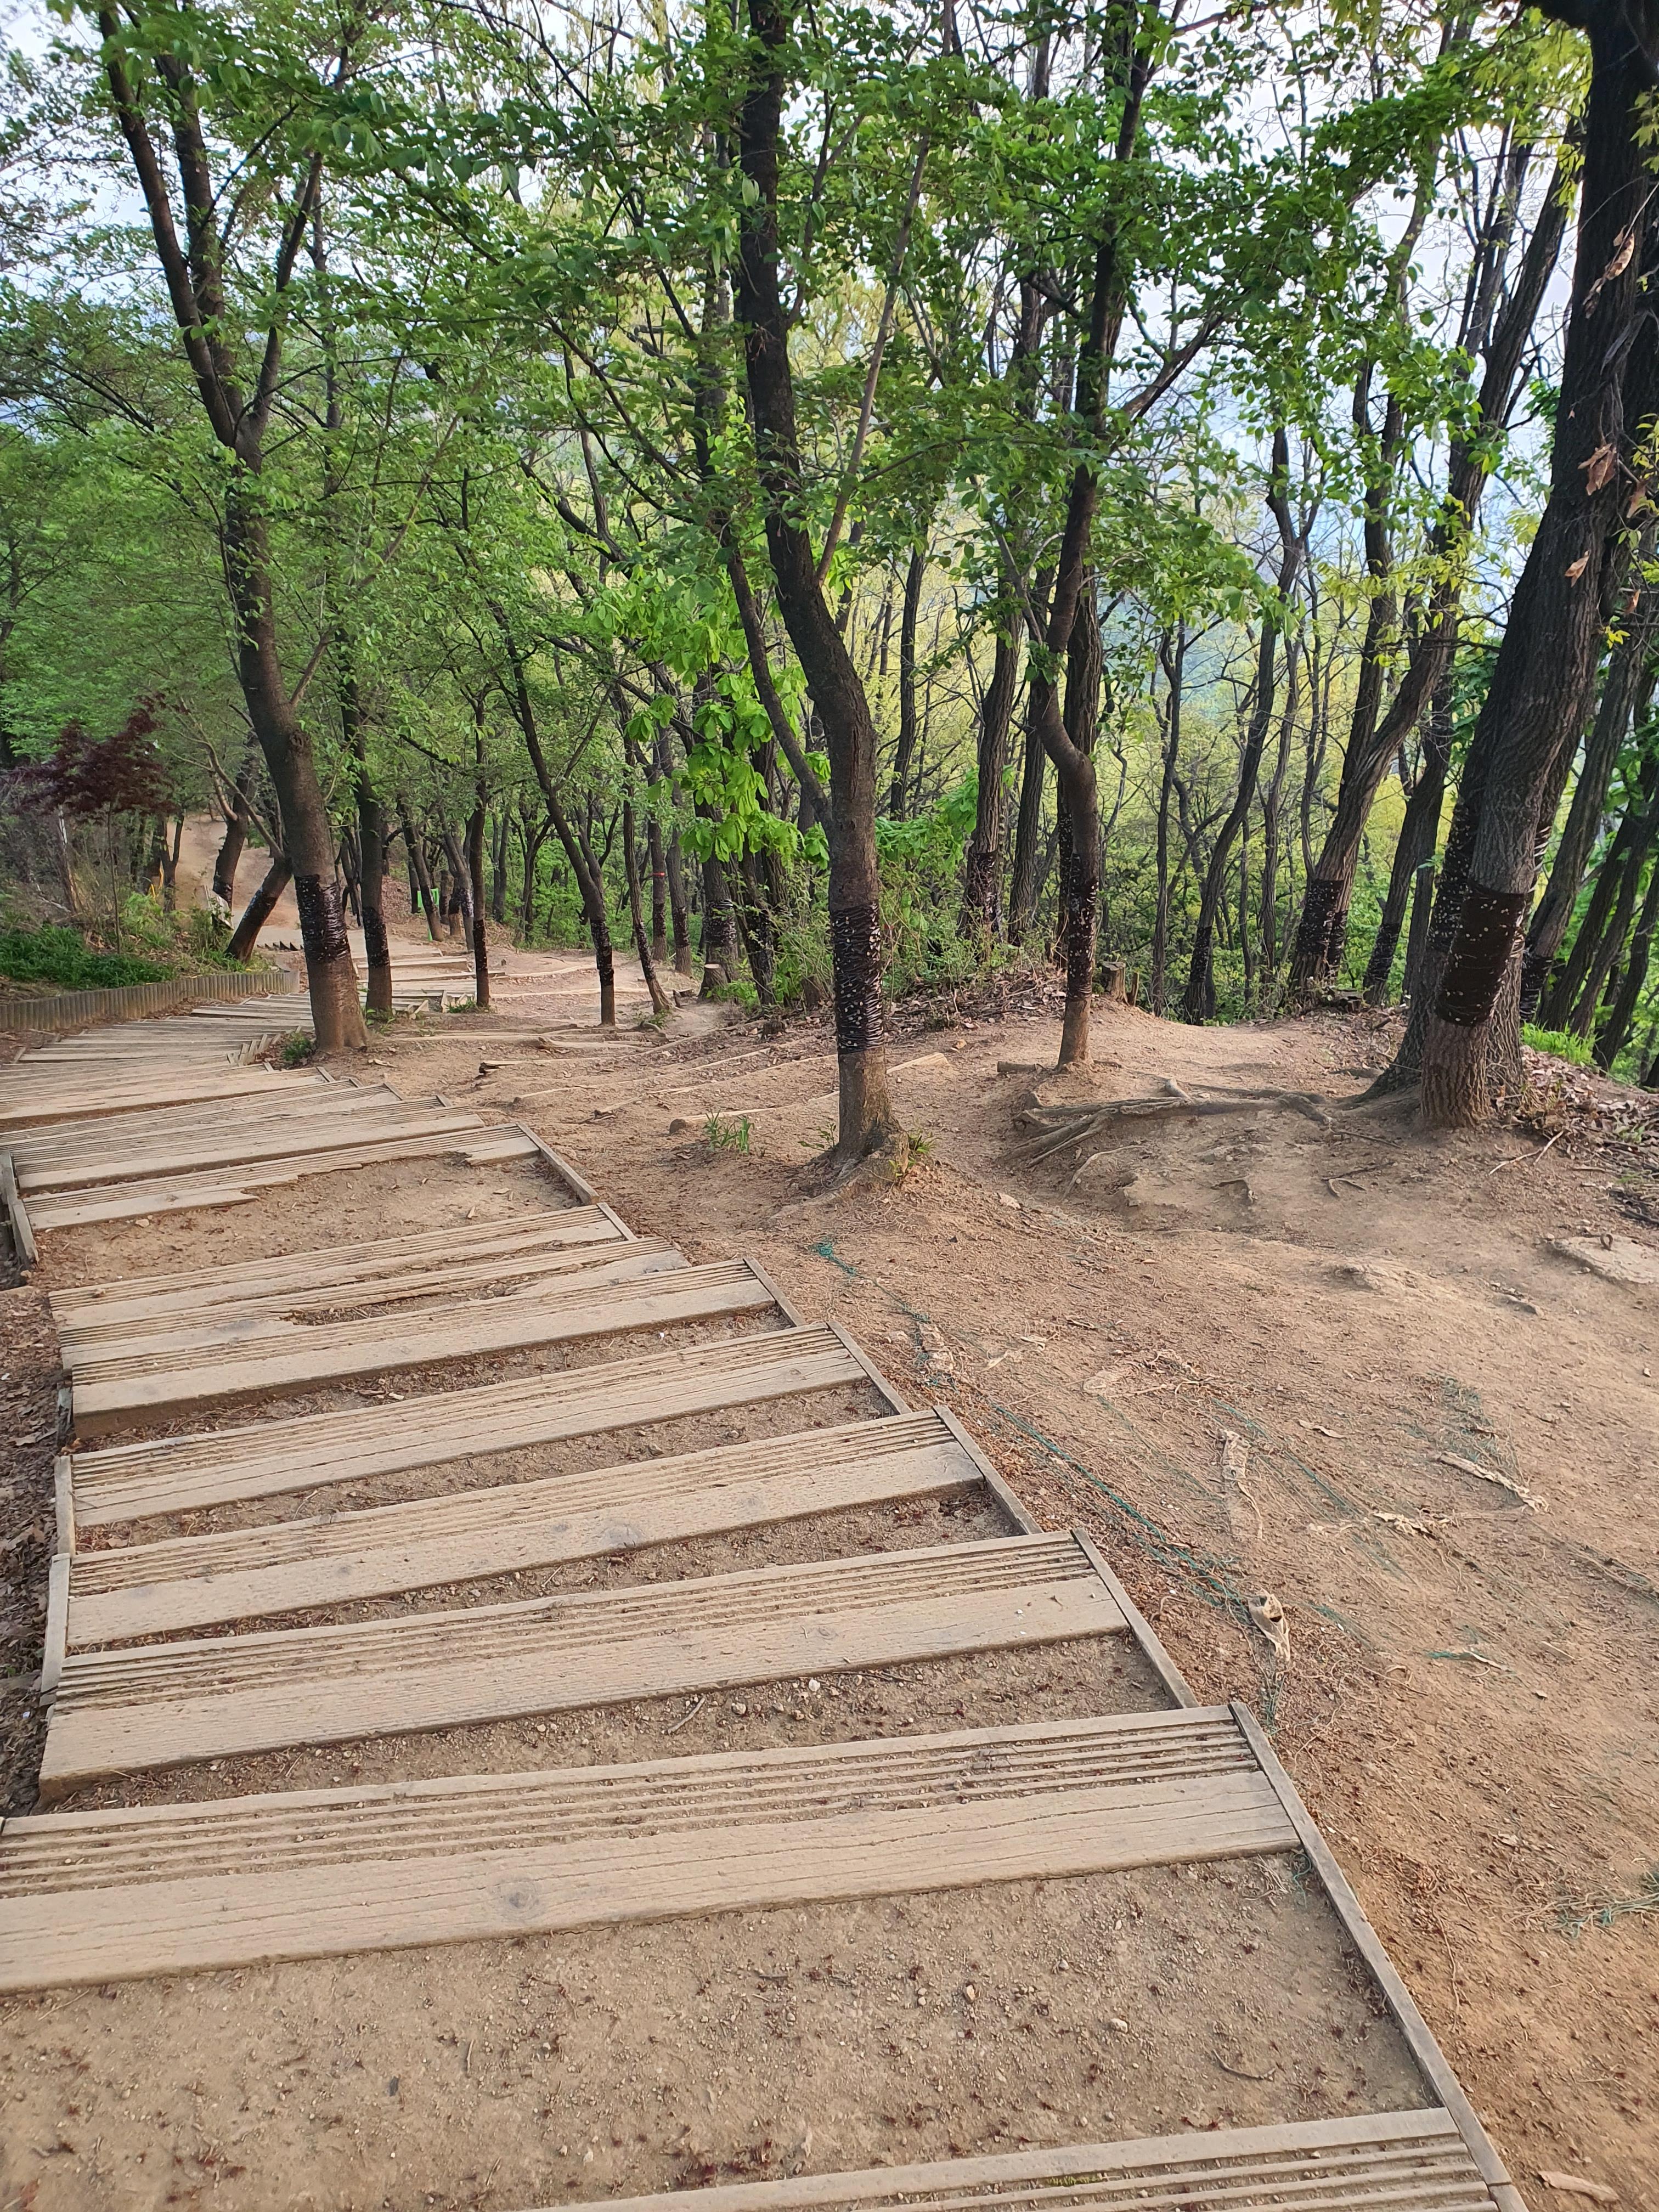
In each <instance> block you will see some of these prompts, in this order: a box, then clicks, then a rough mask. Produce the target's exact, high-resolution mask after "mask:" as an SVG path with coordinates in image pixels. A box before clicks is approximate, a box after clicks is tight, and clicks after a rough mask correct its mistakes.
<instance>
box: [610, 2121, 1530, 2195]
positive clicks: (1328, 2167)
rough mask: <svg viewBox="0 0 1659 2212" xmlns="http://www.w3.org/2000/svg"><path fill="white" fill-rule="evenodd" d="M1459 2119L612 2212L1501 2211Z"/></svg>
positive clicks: (940, 2165) (896, 2175)
mask: <svg viewBox="0 0 1659 2212" xmlns="http://www.w3.org/2000/svg"><path fill="white" fill-rule="evenodd" d="M1495 2203H1496V2200H1495V2199H1494V2197H1492V2195H1491V2193H1490V2192H1489V2191H1488V2190H1487V2189H1486V2185H1485V2184H1484V2183H1483V2182H1482V2180H1481V2178H1480V2172H1479V2171H1478V2169H1477V2168H1476V2167H1475V2166H1474V2163H1473V2162H1472V2160H1470V2158H1469V2154H1468V2148H1467V2147H1466V2146H1465V2144H1464V2143H1463V2142H1462V2138H1461V2137H1460V2136H1459V2135H1458V2132H1457V2129H1456V2126H1455V2124H1454V2122H1453V2120H1452V2118H1451V2117H1450V2115H1449V2113H1447V2112H1443V2111H1441V2110H1439V2109H1438V2108H1437V2107H1433V2106H1431V2107H1430V2108H1429V2109H1428V2110H1427V2111H1425V2112H1362V2113H1354V2114H1352V2115H1345V2116H1344V2117H1343V2118H1340V2119H1323V2120H1293V2121H1290V2122H1288V2123H1279V2124H1274V2125H1270V2126H1267V2127H1256V2128H1213V2129H1206V2130H1204V2131H1203V2132H1202V2133H1198V2132H1194V2133H1191V2134H1185V2135H1176V2136H1141V2137H1139V2138H1136V2139H1134V2140H1132V2141H1127V2142H1094V2143H1066V2144H1061V2145H1059V2146H1056V2147H1050V2146H1047V2145H1045V2146H1044V2147H1043V2148H1040V2149H1031V2150H1019V2151H1004V2152H1000V2153H998V2154H995V2155H994V2156H992V2157H989V2158H953V2159H941V2160H938V2161H936V2162H933V2163H931V2164H925V2165H924V2164H917V2165H913V2166H873V2167H870V2168H867V2169H866V2170H865V2171H864V2172H855V2173H822V2174H805V2173H804V2174H800V2175H799V2176H797V2177H795V2178H794V2179H789V2180H781V2181H738V2182H727V2183H725V2184H723V2185H720V2186H717V2187H715V2188H712V2189H696V2190H686V2191H672V2192H666V2193H665V2194H664V2195H662V2196H659V2197H612V2198H611V2199H610V2200H609V2203H608V2206H607V2212H969V2208H970V2207H981V2208H983V2212H1037V2208H1041V2207H1044V2206H1048V2207H1061V2208H1065V2212H1195V2208H1198V2207H1200V2206H1203V2207H1213V2208H1215V2209H1216V2212H1265V2208H1267V2207H1268V2206H1273V2207H1280V2206H1284V2207H1289V2208H1297V2207H1301V2208H1305V2209H1306V2212H1312V2208H1314V2207H1319V2208H1328V2209H1329V2212H1494V2208H1495Z"/></svg>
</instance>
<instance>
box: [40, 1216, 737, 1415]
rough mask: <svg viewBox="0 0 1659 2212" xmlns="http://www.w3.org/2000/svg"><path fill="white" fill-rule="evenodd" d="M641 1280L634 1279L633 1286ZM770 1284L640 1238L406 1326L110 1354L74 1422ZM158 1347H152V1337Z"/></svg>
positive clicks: (431, 1311) (598, 1323) (321, 1378)
mask: <svg viewBox="0 0 1659 2212" xmlns="http://www.w3.org/2000/svg"><path fill="white" fill-rule="evenodd" d="M629 1278H631V1279H629ZM773 1303H774V1300H773V1293H772V1291H771V1288H770V1286H769V1285H768V1284H766V1283H764V1282H763V1280H762V1279H761V1278H760V1276H759V1275H758V1274H757V1273H756V1271H755V1269H754V1268H753V1267H751V1266H750V1263H749V1261H746V1260H717V1261H711V1262H710V1263H709V1264H708V1266H706V1267H687V1266H686V1265H685V1262H684V1255H682V1254H681V1253H679V1252H678V1251H677V1250H676V1249H675V1248H674V1247H673V1246H672V1245H671V1244H665V1243H661V1242H660V1240H659V1239H658V1238H655V1237H653V1238H650V1239H649V1240H646V1239H642V1238H635V1240H634V1242H633V1243H630V1244H629V1246H628V1247H627V1248H626V1249H625V1251H623V1253H622V1254H621V1255H618V1256H617V1257H616V1258H612V1259H608V1260H605V1261H596V1262H595V1263H594V1265H593V1266H592V1267H590V1268H588V1269H586V1270H584V1271H583V1273H581V1275H580V1278H579V1279H578V1280H576V1281H574V1282H561V1283H555V1284H541V1283H532V1284H531V1285H528V1286H527V1287H526V1288H525V1289H522V1290H520V1291H513V1293H511V1294H510V1295H509V1296H507V1297H499V1298H460V1299H453V1300H450V1301H447V1302H446V1303H445V1304H441V1305H436V1306H431V1307H426V1308H422V1310H420V1311H418V1312H415V1313H409V1314H403V1315H400V1316H398V1320H397V1324H396V1328H395V1333H393V1334H387V1328H386V1320H385V1318H384V1317H383V1316H378V1315H370V1316H368V1318H367V1319H360V1320H353V1321H343V1322H320V1323H317V1324H314V1325H310V1326H307V1325H306V1324H304V1323H301V1322H288V1321H283V1320H280V1319H272V1318H270V1317H269V1316H258V1317H257V1318H256V1320H255V1322H253V1323H252V1325H251V1326H250V1328H249V1329H248V1331H247V1332H246V1334H239V1335H238V1336H236V1337H235V1338H234V1340H232V1341H230V1342H229V1343H225V1342H220V1343H216V1344H208V1345H205V1346H202V1347H200V1348H199V1350H192V1349H191V1347H190V1346H188V1345H185V1346H180V1347H179V1348H178V1349H176V1350H162V1351H155V1350H149V1349H139V1350H137V1351H133V1352H125V1353H123V1352H99V1353H96V1354H94V1356H93V1357H91V1358H88V1359H86V1360H84V1361H82V1362H81V1363H80V1364H77V1366H76V1369H75V1370H74V1378H73V1383H72V1395H71V1406H72V1418H73V1422H74V1426H75V1429H76V1432H77V1434H79V1435H81V1436H96V1435H100V1434H102V1433H105V1432H106V1431H109V1430H111V1429H115V1428H121V1427H129V1426H131V1424H132V1423H133V1422H134V1421H135V1420H172V1419H177V1418H179V1416H181V1415H183V1414H186V1413H197V1412H199V1411H201V1410H202V1409H203V1408H204V1407H209V1406H211V1405H213V1404H216V1403H219V1402H222V1401H226V1400H228V1399H233V1398H247V1397H252V1396H270V1397H280V1396H284V1395H287V1396H292V1395H294V1394H295V1392H296V1391H304V1390H312V1389H319V1388H322V1387H324V1386H325V1385H327V1384H330V1383H348V1382H350V1381H353V1380H355V1379H356V1378H358V1377H360V1376H365V1375H386V1374H396V1373H399V1372H401V1371H402V1370H404V1369H405V1368H410V1367H431V1366H438V1365H441V1364H444V1363H445V1362H446V1361H448V1360H453V1359H475V1358H478V1357H479V1356H480V1355H482V1354H483V1353H486V1352H522V1351H526V1350H529V1349H532V1348H533V1347H535V1346H542V1345H553V1344H574V1343H579V1342H580V1341H582V1340H585V1339H586V1338H588V1337H593V1336H616V1335H621V1334H624V1333H626V1332H628V1331H630V1330H636V1329H642V1328H656V1329H664V1328H674V1327H676V1326H679V1325H682V1324H684V1323H685V1322H696V1321H710V1320H714V1319H717V1318H719V1317H720V1316H727V1315H735V1314H742V1313H758V1312H761V1311H763V1310H764V1309H765V1308H767V1307H769V1306H770V1305H771V1304H773ZM146 1341H147V1340H146Z"/></svg>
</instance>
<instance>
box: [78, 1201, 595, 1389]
mask: <svg viewBox="0 0 1659 2212" xmlns="http://www.w3.org/2000/svg"><path fill="white" fill-rule="evenodd" d="M635 1241H636V1240H635V1238H633V1237H631V1236H630V1235H629V1231H628V1230H627V1229H626V1227H625V1226H624V1225H623V1223H621V1222H620V1221H618V1220H617V1218H616V1216H615V1215H614V1214H612V1213H611V1212H609V1210H608V1209H607V1208H605V1207H604V1206H569V1207H567V1208H565V1209H563V1210H562V1211H561V1212H554V1213H538V1214H532V1215H520V1216H513V1217H509V1218H507V1219H506V1220H503V1221H495V1222H488V1223H484V1222H479V1223H472V1222H459V1223H457V1224H456V1225H454V1226H453V1228H450V1229H445V1230H440V1231H422V1233H420V1234H418V1235H416V1236H413V1237H390V1238H387V1239H385V1240H383V1241H382V1242H380V1243H374V1244H357V1245H340V1246H332V1247H325V1248H324V1249H321V1250H318V1251H312V1252H296V1253H290V1254H287V1255H283V1257H282V1258H280V1259H269V1260H260V1261H258V1263H257V1266H256V1267H254V1268H252V1269H250V1268H249V1267H247V1266H246V1265H243V1266H237V1267H203V1268H196V1269H193V1270H191V1271H189V1272H187V1273H183V1274H177V1275H153V1276H149V1277H148V1278H141V1279H139V1280H138V1281H137V1282H125V1283H111V1284H107V1285H103V1286H102V1287H100V1288H95V1289H93V1290H89V1291H88V1290H75V1291H53V1292H52V1294H51V1297H50V1299H49V1301H48V1302H49V1304H51V1307H52V1321H53V1323H54V1324H55V1326H56V1328H57V1330H58V1340H59V1342H60V1343H61V1344H62V1345H63V1346H64V1351H65V1354H66V1356H67V1355H68V1353H69V1352H70V1351H71V1350H72V1349H73V1348H75V1347H76V1346H80V1345H82V1344H90V1343H93V1342H95V1341H99V1340H102V1339H103V1338H106V1337H110V1336H113V1335H115V1334H117V1333H118V1331H120V1330H123V1329H130V1330H131V1331H132V1332H133V1333H134V1334H155V1333H156V1332H157V1331H160V1330H164V1329H166V1328H172V1327H179V1328H183V1327H188V1326H191V1324H193V1323H194V1322H197V1321H202V1322H210V1321H212V1320H214V1319H216V1318H217V1317H219V1316H222V1315H224V1314H226V1313H227V1312H229V1313H233V1314H235V1315H237V1316H240V1315H241V1314H244V1313H256V1312H258V1313H307V1312H313V1311H315V1310H317V1309H318V1308H319V1307H324V1306H329V1305H333V1304H349V1302H350V1301H351V1300H353V1299H354V1298H356V1299H362V1301H364V1302H365V1303H368V1302H370V1301H373V1300H374V1299H377V1298H389V1297H394V1296H402V1295H404V1293H405V1292H406V1291H407V1292H410V1294H411V1295H417V1294H420V1291H418V1290H416V1291H411V1289H410V1286H411V1285H415V1286H422V1289H423V1286H424V1285H426V1284H427V1283H428V1281H430V1282H431V1283H432V1284H433V1286H434V1287H435V1289H440V1290H441V1289H442V1287H443V1286H444V1285H445V1284H446V1283H456V1282H462V1283H465V1282H470V1281H471V1280H472V1279H473V1277H474V1275H475V1273H476V1274H477V1275H479V1276H482V1275H483V1273H484V1272H485V1271H486V1270H488V1269H489V1268H490V1267H495V1268H498V1269H500V1270H501V1272H502V1273H503V1274H508V1273H512V1272H513V1270H514V1269H516V1268H519V1267H534V1266H537V1265H538V1264H540V1263H541V1262H542V1261H558V1260H560V1259H568V1260H569V1261H570V1262H571V1263H572V1264H574V1265H580V1264H581V1263H582V1262H583V1261H584V1258H585V1256H586V1253H587V1250H588V1248H590V1247H592V1246H600V1247H603V1246H605V1245H607V1244H621V1243H634V1242H635Z"/></svg>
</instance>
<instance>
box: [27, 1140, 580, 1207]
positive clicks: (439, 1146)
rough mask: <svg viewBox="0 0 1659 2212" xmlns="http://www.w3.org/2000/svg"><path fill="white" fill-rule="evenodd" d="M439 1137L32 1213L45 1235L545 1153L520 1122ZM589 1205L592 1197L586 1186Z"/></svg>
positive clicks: (59, 1197) (78, 1194)
mask: <svg viewBox="0 0 1659 2212" xmlns="http://www.w3.org/2000/svg"><path fill="white" fill-rule="evenodd" d="M437 1118H438V1120H439V1123H440V1132H441V1133H436V1134H428V1133H425V1132H426V1131H428V1130H430V1129H431V1127H432V1124H431V1122H430V1121H428V1122H426V1123H425V1124H423V1125H421V1126H420V1127H418V1128H417V1130H416V1133H413V1134H411V1135H410V1136H406V1137H389V1136H387V1135H386V1133H385V1132H384V1131H382V1132H381V1133H380V1134H379V1135H378V1136H376V1137H375V1139H374V1141H373V1142H372V1143H362V1144H359V1143H355V1142H351V1141H343V1142H342V1144H341V1146H340V1148H339V1149H338V1150H337V1151H322V1152H295V1153H290V1154H289V1155H288V1156H286V1157H285V1158H282V1159H276V1160H254V1161H250V1162H248V1163H246V1164H245V1165H241V1166H237V1167H234V1168H218V1169H208V1170H204V1171H201V1172H198V1173H194V1174H191V1175H183V1176H159V1177H157V1178H156V1179H155V1181H153V1182H152V1181H149V1180H144V1181H142V1182H118V1183H107V1184H102V1185H99V1186H95V1187H94V1188H91V1189H88V1190H78V1191H57V1192H54V1191H48V1192H46V1194H44V1195H43V1196H42V1197H40V1198H39V1199H32V1200H30V1202H29V1212H30V1213H31V1215H32V1216H33V1218H34V1223H35V1226H36V1227H37V1228H40V1229H76V1228H81V1227H82V1226H84V1225H86V1224H87V1223H88V1222H91V1221H125V1220H132V1219H137V1218H143V1216H144V1215H147V1214H151V1213H180V1212H187V1211H188V1210H190V1209H191V1208H192V1207H195V1206H243V1205H246V1204H247V1203H248V1202H249V1201H250V1200H252V1199H253V1198H255V1197H257V1196H258V1193H259V1192H260V1191H262V1190H271V1189H275V1188H279V1187H280V1186H282V1185H283V1184H287V1183H295V1182H299V1181H300V1180H301V1177H302V1176H313V1175H338V1174H341V1173H343V1171H344V1170H347V1169H349V1168H372V1167H379V1166H381V1165H384V1164H387V1163H390V1162H392V1161H398V1160H419V1159H436V1158H453V1159H457V1160H461V1161H465V1163H466V1164H468V1165H469V1166H473V1167H477V1166H482V1165H484V1164H495V1162H497V1161H501V1160H518V1159H527V1158H530V1157H532V1155H533V1154H535V1153H538V1152H539V1153H542V1154H543V1155H544V1156H545V1153H546V1147H545V1146H543V1145H540V1144H538V1142H537V1140H536V1139H535V1138H534V1137H533V1136H532V1134H531V1133H530V1132H529V1130H527V1129H524V1128H521V1127H520V1126H519V1125H518V1123H517V1122H507V1123H506V1124H505V1125H502V1126H498V1127H494V1128H486V1127H483V1126H482V1125H481V1124H479V1123H478V1122H477V1117H476V1116H465V1115H457V1116H455V1117H453V1118H454V1120H455V1122H456V1127H455V1128H454V1129H453V1130H451V1129H450V1128H449V1127H448V1122H449V1120H450V1118H451V1117H450V1116H447V1115H441V1116H439V1117H437ZM579 1195H580V1196H581V1197H582V1199H583V1200H584V1202H586V1200H587V1199H588V1198H589V1197H591V1195H592V1194H591V1193H589V1192H588V1191H587V1190H586V1188H585V1187H584V1188H582V1190H581V1191H580V1193H579Z"/></svg>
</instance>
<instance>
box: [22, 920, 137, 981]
mask: <svg viewBox="0 0 1659 2212" xmlns="http://www.w3.org/2000/svg"><path fill="white" fill-rule="evenodd" d="M172 972H173V971H172V969H171V968H169V967H166V966H162V965H160V964H158V963H156V962H155V961H153V960H139V959H136V958H134V957H133V956H132V955H131V953H126V952H96V951H93V950H92V949H91V948H90V947H89V946H88V944H87V941H86V939H84V938H83V937H82V934H81V933H80V931H79V930H78V929H64V928H50V929H9V930H6V931H5V932H3V933H0V975H6V976H9V977H10V979H11V981H13V982H15V983H46V984H50V985H51V986H52V989H53V990H56V991H108V990H115V989H118V988H119V987H121V985H123V984H125V983H155V982H158V981H160V980H161V977H162V976H164V975H171V974H172Z"/></svg>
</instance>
